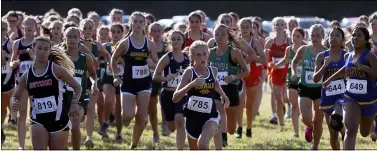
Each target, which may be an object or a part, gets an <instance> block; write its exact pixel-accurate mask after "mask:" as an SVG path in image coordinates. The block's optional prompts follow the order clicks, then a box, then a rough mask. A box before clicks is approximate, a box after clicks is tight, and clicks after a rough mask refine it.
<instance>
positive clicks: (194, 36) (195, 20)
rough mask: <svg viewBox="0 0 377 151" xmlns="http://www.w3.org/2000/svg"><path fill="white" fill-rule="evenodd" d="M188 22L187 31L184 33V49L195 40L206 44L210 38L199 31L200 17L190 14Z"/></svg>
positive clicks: (193, 13)
mask: <svg viewBox="0 0 377 151" xmlns="http://www.w3.org/2000/svg"><path fill="white" fill-rule="evenodd" d="M189 22H190V23H189V29H188V31H187V32H186V33H185V39H186V40H185V47H188V46H190V45H191V44H192V43H193V42H194V41H195V40H201V41H205V42H207V41H208V40H209V38H210V37H209V36H208V34H206V33H204V32H202V31H201V25H202V16H201V15H200V14H198V13H195V12H192V13H190V14H189Z"/></svg>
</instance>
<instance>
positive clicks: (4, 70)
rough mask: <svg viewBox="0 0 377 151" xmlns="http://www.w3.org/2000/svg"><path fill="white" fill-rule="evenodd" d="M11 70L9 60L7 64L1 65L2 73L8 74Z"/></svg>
mask: <svg viewBox="0 0 377 151" xmlns="http://www.w3.org/2000/svg"><path fill="white" fill-rule="evenodd" d="M10 71H11V70H10V66H9V62H7V63H6V64H5V66H1V74H8V73H10Z"/></svg>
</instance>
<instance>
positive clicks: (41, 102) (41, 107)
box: [34, 96, 57, 114]
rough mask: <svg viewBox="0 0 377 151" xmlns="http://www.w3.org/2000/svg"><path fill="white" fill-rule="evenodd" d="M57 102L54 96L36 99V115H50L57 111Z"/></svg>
mask: <svg viewBox="0 0 377 151" xmlns="http://www.w3.org/2000/svg"><path fill="white" fill-rule="evenodd" d="M56 106H57V105H56V100H55V97H54V96H49V97H45V98H34V111H35V113H36V114H43V113H50V112H54V111H56V109H57V107H56Z"/></svg>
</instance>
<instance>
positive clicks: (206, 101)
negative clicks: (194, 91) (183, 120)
mask: <svg viewBox="0 0 377 151" xmlns="http://www.w3.org/2000/svg"><path fill="white" fill-rule="evenodd" d="M212 104H213V101H212V98H206V97H199V96H191V97H190V98H189V101H188V103H187V108H188V109H189V110H192V111H196V112H201V113H211V109H212Z"/></svg>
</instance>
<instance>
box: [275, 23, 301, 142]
mask: <svg viewBox="0 0 377 151" xmlns="http://www.w3.org/2000/svg"><path fill="white" fill-rule="evenodd" d="M304 37H305V30H304V29H303V28H300V27H296V28H295V29H293V31H292V36H291V38H292V42H293V44H292V45H290V46H288V47H287V49H286V50H285V55H284V58H283V60H282V61H280V62H277V63H276V64H271V65H272V67H278V66H282V65H286V64H288V74H287V80H286V81H287V86H288V98H289V101H290V104H291V105H290V107H291V111H292V112H291V115H290V116H291V117H292V125H293V130H294V132H295V134H294V136H295V137H299V126H298V124H299V122H298V118H299V115H300V110H299V104H298V79H297V80H295V81H293V80H292V79H291V75H292V72H291V70H292V65H291V63H292V60H293V58H294V57H295V55H296V54H297V51H298V49H299V48H300V47H301V46H302V45H305V44H306V43H305V42H304ZM301 72H302V66H301V63H300V65H299V67H298V69H297V76H298V77H301Z"/></svg>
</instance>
